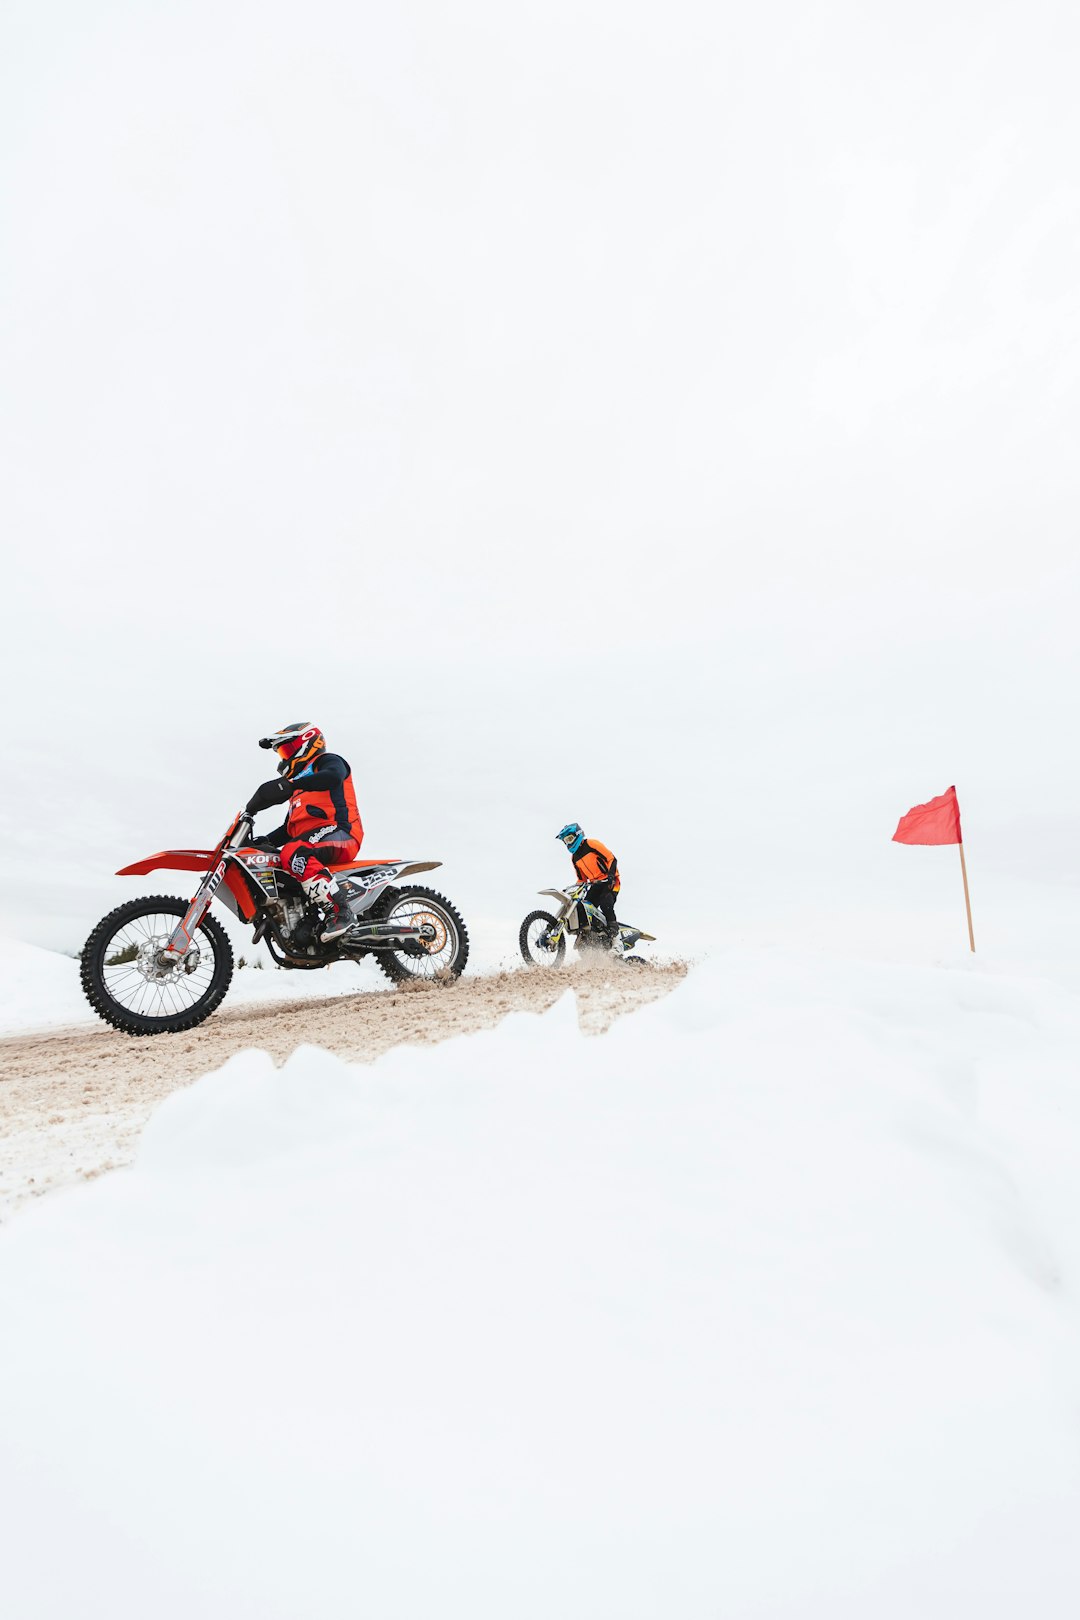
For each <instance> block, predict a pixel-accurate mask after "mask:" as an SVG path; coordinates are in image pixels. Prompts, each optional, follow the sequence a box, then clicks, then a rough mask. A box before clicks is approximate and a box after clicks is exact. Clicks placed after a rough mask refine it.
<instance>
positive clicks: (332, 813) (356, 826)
mask: <svg viewBox="0 0 1080 1620" xmlns="http://www.w3.org/2000/svg"><path fill="white" fill-rule="evenodd" d="M316 771H318V765H316ZM326 826H331V827H332V826H337V827H340V829H341V836H342V837H343V838H355V839H356V841H357V843H360V842H361V840H362V839H363V836H364V828H363V824H362V822H361V820H360V812H359V810H358V809H357V808H356V794H355V793H354V792H353V784H352V772H351V771H348V772H347V773H346V776H345V779H344V781H336V780H335V781H334V783H333V784H332V786H331V787H329V788H325V789H322V790H320V791H315V790H312V789H311V788H305V786H304V779H303V777H300V778H298V780H297V782H296V785H295V787H294V789H293V796H292V798H291V799H290V800H289V818H288V822H287V827H288V833H289V837H290V838H303V837H304V836H305V835H306V834H307V833H312V832H316V831H317V830H318V829H319V828H320V827H326Z"/></svg>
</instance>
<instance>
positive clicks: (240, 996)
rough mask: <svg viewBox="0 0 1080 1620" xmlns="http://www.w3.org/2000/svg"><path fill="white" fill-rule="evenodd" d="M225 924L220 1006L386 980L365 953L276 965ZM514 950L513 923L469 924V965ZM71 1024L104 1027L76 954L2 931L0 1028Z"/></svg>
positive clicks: (320, 994)
mask: <svg viewBox="0 0 1080 1620" xmlns="http://www.w3.org/2000/svg"><path fill="white" fill-rule="evenodd" d="M215 915H216V916H217V917H218V920H219V921H221V920H223V919H222V917H221V913H220V911H218V910H215ZM229 932H230V933H231V934H232V936H233V951H234V955H235V959H236V961H237V963H239V961H240V958H241V956H243V957H244V960H245V966H244V967H242V968H241V967H239V966H238V967H237V969H236V971H235V973H234V975H233V981H232V983H231V984H230V986H229V989H228V992H227V994H226V997H225V1001H224V1003H223V1006H224V1008H225V1009H228V1008H239V1007H250V1006H257V1005H264V1004H266V1003H268V1002H275V1001H282V1002H284V1001H300V1000H304V999H305V998H310V999H312V1000H318V999H322V998H333V997H336V996H348V995H355V994H356V993H357V992H358V991H363V990H385V989H386V988H387V985H388V980H387V979H386V978H385V977H384V975H383V974H382V972H381V971H380V969H379V968H378V967H377V966H376V964H375V963H374V961H372V959H371V958H370V957H369V958H367V959H365V960H364V961H363V962H339V963H335V964H334V966H333V967H331V968H327V969H325V970H324V971H320V972H315V973H305V972H296V971H293V972H289V971H286V970H282V969H278V968H277V967H275V966H274V965H273V964H272V963H271V960H270V957H269V955H268V954H267V953H266V952H264V951H262V950H261V949H260V948H259V947H258V946H252V944H251V942H250V934H249V935H248V936H247V938H246V940H245V935H244V932H243V931H242V930H241V929H240V928H239V927H237V926H236V925H235V924H230V926H229ZM515 958H517V960H518V961H520V957H518V956H517V938H516V929H515V927H514V925H513V924H511V923H503V924H499V923H496V922H493V921H490V920H485V919H481V920H480V921H479V922H478V923H476V924H474V925H472V926H471V927H470V930H469V960H470V964H471V966H472V969H473V971H477V970H483V969H485V968H487V969H491V968H495V967H500V966H505V965H509V964H511V963H513V961H514V960H515ZM72 1024H91V1025H96V1026H98V1027H100V1028H103V1027H104V1026H103V1025H102V1024H101V1021H100V1020H99V1018H98V1016H97V1014H96V1013H95V1012H94V1011H93V1009H92V1008H91V1007H90V1005H89V1003H88V1002H87V1000H86V997H85V996H84V995H83V992H82V986H81V985H80V983H79V964H78V962H77V961H76V960H75V958H74V957H71V956H65V955H62V954H61V953H60V952H58V951H49V950H43V949H41V948H40V947H39V946H37V945H29V944H27V943H26V942H25V941H22V940H17V939H6V938H4V937H3V936H0V1036H3V1035H13V1034H17V1033H21V1032H23V1031H29V1030H39V1029H41V1030H43V1029H49V1028H52V1029H55V1028H58V1027H63V1026H66V1025H72Z"/></svg>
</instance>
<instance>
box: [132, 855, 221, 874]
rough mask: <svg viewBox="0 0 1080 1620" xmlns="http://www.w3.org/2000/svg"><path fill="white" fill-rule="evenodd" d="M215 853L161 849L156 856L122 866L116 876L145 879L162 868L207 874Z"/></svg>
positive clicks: (149, 856)
mask: <svg viewBox="0 0 1080 1620" xmlns="http://www.w3.org/2000/svg"><path fill="white" fill-rule="evenodd" d="M215 853H216V852H215V851H214V850H212V849H162V850H159V851H158V853H157V854H156V855H147V856H146V858H145V859H144V860H141V861H133V862H132V863H131V865H130V866H122V867H121V868H120V870H119V872H117V874H116V875H117V877H145V876H146V874H147V872H159V871H161V870H162V869H163V868H167V869H168V870H169V871H170V872H209V870H210V868H211V867H212V866H213V864H214V855H215Z"/></svg>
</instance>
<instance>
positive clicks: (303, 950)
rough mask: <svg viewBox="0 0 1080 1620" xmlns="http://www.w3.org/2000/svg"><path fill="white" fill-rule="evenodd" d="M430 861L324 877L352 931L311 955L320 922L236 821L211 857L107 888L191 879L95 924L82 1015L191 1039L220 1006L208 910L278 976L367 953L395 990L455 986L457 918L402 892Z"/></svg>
mask: <svg viewBox="0 0 1080 1620" xmlns="http://www.w3.org/2000/svg"><path fill="white" fill-rule="evenodd" d="M441 865H442V862H441V861H364V860H361V861H354V862H352V863H351V864H350V865H349V866H339V867H335V868H334V877H335V878H336V879H337V883H338V888H339V891H340V892H343V893H344V896H345V899H346V900H347V902H348V905H349V908H350V910H351V911H352V914H353V916H354V917H355V919H356V922H355V924H354V926H353V927H352V928H351V929H350V930H349V932H348V933H347V934H343V935H342V936H341V937H340V938H339V939H336V940H334V942H333V943H332V944H330V945H324V944H322V942H321V940H320V938H319V925H320V923H321V921H322V915H321V913H320V911H319V908H318V907H317V905H316V904H315V903H314V902H313V901H311V900H309V898H308V896H307V895H306V894H305V893H304V890H303V889H302V888H301V886H300V884H299V883H298V881H297V880H296V878H294V877H293V876H292V874H291V873H290V872H287V871H286V870H285V869H284V868H283V867H282V865H281V857H280V854H279V852H278V850H277V849H275V848H274V847H273V846H272V845H270V844H268V843H266V842H265V840H264V841H261V842H260V841H258V840H256V841H253V840H252V838H251V817H250V816H249V815H247V813H246V812H245V811H241V812H240V814H239V815H238V816H236V817H235V819H234V820H233V822H232V825H231V826H230V827H229V830H228V832H227V833H226V834H225V836H224V838H223V839H222V840H221V843H220V844H219V845H218V846H217V848H216V849H166V850H162V851H161V853H160V854H158V855H148V856H147V858H146V859H145V860H142V861H136V862H135V863H134V865H132V866H124V867H121V869H120V871H119V872H118V873H117V876H118V877H135V876H139V877H141V876H144V875H145V874H146V873H148V872H156V871H158V870H159V869H161V868H167V869H170V870H172V871H181V872H202V873H204V874H205V875H204V877H203V880H202V882H201V883H200V884H199V887H198V889H197V890H196V893H195V897H194V899H192V900H183V899H180V898H178V897H177V896H175V895H162V894H155V895H151V896H150V897H149V898H148V899H142V900H128V901H126V902H125V904H124V905H122V906H117V907H116V909H115V911H110V912H109V915H108V916H107V917H103V918H102V920H101V921H100V922H99V923H98V925H97V927H96V928H95V929H94V930H93V932H92V933H91V935H90V938H89V939H88V940H87V942H86V944H85V945H84V946H83V950H82V958H81V961H82V986H83V990H84V991H85V992H86V997H87V1000H88V1001H89V1002H90V1005H91V1006H92V1007H93V1009H94V1011H95V1012H97V1013H99V1014H100V1015H101V1017H102V1018H104V1020H105V1022H106V1023H108V1024H113V1025H115V1027H116V1028H117V1029H122V1030H123V1031H124V1032H125V1033H126V1034H128V1035H160V1034H169V1033H173V1032H175V1031H177V1030H182V1029H191V1028H192V1027H193V1026H194V1025H195V1024H201V1023H202V1021H203V1019H204V1018H209V1017H210V1014H211V1013H212V1012H213V1011H214V1010H215V1008H216V1007H218V1006H219V1005H220V1004H221V1001H222V998H223V997H224V995H225V992H226V990H227V989H228V988H229V981H230V980H231V978H232V973H233V953H232V946H231V945H230V944H229V936H228V935H227V934H226V932H225V930H224V928H222V926H221V924H220V923H219V922H218V921H217V919H216V918H214V917H211V916H210V915H209V912H210V904H211V901H213V900H215V899H216V900H220V901H221V902H222V904H223V905H225V906H227V907H228V909H229V910H230V911H231V912H232V913H233V915H234V916H236V917H239V919H240V920H241V922H245V923H250V924H251V925H252V927H253V929H254V938H255V941H256V943H257V942H258V941H260V940H264V941H265V942H266V946H267V949H268V950H269V952H270V955H271V956H272V957H273V959H274V961H275V962H276V963H277V964H278V966H279V967H285V968H301V969H305V968H306V969H311V968H321V967H327V966H328V965H329V964H330V963H331V962H355V961H357V960H358V959H359V958H360V957H363V956H367V955H368V954H369V952H370V954H371V955H373V956H374V958H375V960H376V961H377V962H378V964H379V966H380V967H381V968H382V970H383V972H384V973H385V974H386V976H387V978H388V979H390V980H392V981H393V982H394V983H395V984H400V983H402V982H404V981H406V980H410V979H434V978H453V979H456V978H457V976H458V974H459V973H461V972H462V971H463V969H464V967H465V964H466V962H467V961H468V959H469V935H468V931H467V929H466V927H465V923H464V921H463V920H462V917H461V915H460V913H459V912H458V911H457V909H456V908H455V907H454V906H452V905H451V904H450V901H449V900H446V899H444V897H443V896H442V895H441V894H436V893H435V891H434V890H433V889H424V888H420V887H419V886H418V885H416V884H412V883H408V884H403V883H402V881H401V880H402V879H403V878H410V877H413V876H414V875H415V874H416V873H417V872H430V871H432V870H433V869H434V868H435V867H436V866H441Z"/></svg>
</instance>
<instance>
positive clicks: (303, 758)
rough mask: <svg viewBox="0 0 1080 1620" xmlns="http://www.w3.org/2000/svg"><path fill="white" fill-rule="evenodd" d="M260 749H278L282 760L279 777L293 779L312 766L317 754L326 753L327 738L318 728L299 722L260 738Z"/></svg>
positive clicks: (305, 722) (303, 721)
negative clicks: (308, 766)
mask: <svg viewBox="0 0 1080 1620" xmlns="http://www.w3.org/2000/svg"><path fill="white" fill-rule="evenodd" d="M259 747H260V748H273V749H276V751H277V753H278V755H279V757H280V759H281V764H280V765H279V766H278V775H279V776H285V777H288V778H290V779H291V778H292V777H294V776H297V775H299V773H300V772H301V771H302V770H303V769H304V768H305V766H307V765H310V764H311V761H312V760H313V759H314V758H315V756H316V755H317V754H322V753H324V752H325V750H326V738H325V737H324V736H323V734H322V732H321V731H320V730H319V728H318V726H313V725H312V724H311V723H310V721H305V720H298V721H297V722H296V724H295V725H292V726H282V728H281V730H280V731H273V732H271V733H270V736H269V737H260V738H259Z"/></svg>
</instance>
